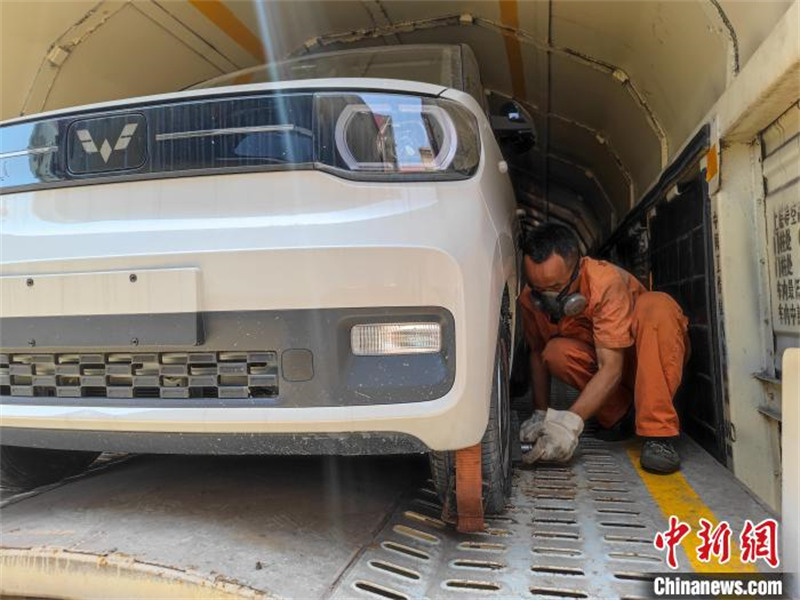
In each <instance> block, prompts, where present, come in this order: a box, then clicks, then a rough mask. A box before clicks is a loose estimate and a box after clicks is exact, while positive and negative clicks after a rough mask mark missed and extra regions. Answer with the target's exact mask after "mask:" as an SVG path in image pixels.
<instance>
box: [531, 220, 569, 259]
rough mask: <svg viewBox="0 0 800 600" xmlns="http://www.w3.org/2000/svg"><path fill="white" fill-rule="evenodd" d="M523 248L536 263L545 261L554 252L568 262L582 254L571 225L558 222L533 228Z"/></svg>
mask: <svg viewBox="0 0 800 600" xmlns="http://www.w3.org/2000/svg"><path fill="white" fill-rule="evenodd" d="M522 250H523V252H525V255H526V256H530V257H531V260H532V261H533V262H535V263H536V264H541V263H543V262H544V261H546V260H547V259H548V258H550V257H551V256H552V255H553V253H555V254H558V255H559V256H560V257H562V258H563V259H564V260H565V261H567V262H570V261H572V260H577V259H578V258H580V255H581V250H580V247H579V246H578V238H577V237H575V234H574V233H572V230H571V229H570V228H569V227H566V226H565V225H559V224H558V223H542V224H541V225H539V226H537V227H535V228H534V229H532V230H531V231H530V232H529V233H528V235H526V236H525V240H524V241H523V243H522Z"/></svg>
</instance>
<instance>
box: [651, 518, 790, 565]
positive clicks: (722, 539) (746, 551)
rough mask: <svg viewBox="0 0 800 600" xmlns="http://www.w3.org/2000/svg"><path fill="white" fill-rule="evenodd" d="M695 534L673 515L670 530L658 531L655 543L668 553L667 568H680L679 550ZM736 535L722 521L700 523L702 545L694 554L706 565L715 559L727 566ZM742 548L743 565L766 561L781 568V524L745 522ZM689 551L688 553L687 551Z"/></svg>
mask: <svg viewBox="0 0 800 600" xmlns="http://www.w3.org/2000/svg"><path fill="white" fill-rule="evenodd" d="M690 531H692V528H691V526H690V525H689V524H688V523H683V522H682V521H680V519H678V517H676V516H675V515H672V516H671V517H670V518H669V528H668V529H667V530H666V531H659V532H658V533H656V535H655V538H654V539H653V545H654V546H655V548H656V550H660V551H662V552H663V551H666V552H667V566H669V568H670V569H677V568H678V555H677V546H678V545H679V544H680V543H681V542H683V540H684V538H685V537H686V536H687V535H689V532H690ZM732 535H733V532H732V530H731V526H730V525H729V524H728V522H727V521H720V523H718V524H717V525H716V526H714V524H713V523H712V522H711V521H709V520H708V519H703V518H701V519H700V529H699V530H698V532H697V537H698V538H699V539H700V543H699V544H698V545H697V547H696V549H695V552H696V553H697V559H698V560H699V561H700V562H703V563H709V562H711V559H712V557H714V558H716V561H717V564H720V565H724V564H725V563H727V562H729V561H730V559H731V545H732V542H731V537H732ZM739 544H740V546H741V555H740V558H741V561H742V562H743V563H754V562H756V561H757V560H758V559H763V560H764V562H766V563H767V564H768V565H769V566H770V567H772V568H773V569H775V568H777V567H778V565H779V564H780V559H779V558H778V522H777V521H776V520H775V519H764V520H763V521H761V522H760V523H758V524H757V525H755V524H753V522H752V521H751V520H750V519H747V520H745V522H744V527H743V528H742V532H741V534H740V535H739ZM687 551H688V550H687Z"/></svg>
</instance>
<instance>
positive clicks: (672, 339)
mask: <svg viewBox="0 0 800 600" xmlns="http://www.w3.org/2000/svg"><path fill="white" fill-rule="evenodd" d="M578 285H579V290H580V293H581V294H583V296H584V297H586V300H587V301H588V302H587V306H586V310H584V312H582V313H581V314H579V315H576V316H574V317H564V318H562V319H561V321H559V322H558V323H552V322H551V321H550V317H549V315H548V314H547V313H545V312H544V311H541V310H538V309H536V308H535V307H534V306H533V304H532V302H531V293H530V288H529V287H527V286H526V287H525V289H524V290H523V291H522V294H520V297H519V303H520V306H521V307H522V322H523V327H524V330H525V337H526V339H527V341H528V345H529V346H530V349H531V352H537V353H540V354H541V355H542V359H543V361H544V364H545V366H546V368H547V370H548V371H549V372H550V373H551V374H552V375H554V376H556V377H558V378H559V379H561V380H562V381H564V382H565V383H567V384H569V385H571V386H573V387H576V388H578V389H579V390H582V389H583V388H584V387H585V386H586V384H587V383H588V381H589V380H590V379H591V378H592V376H593V375H594V374H595V373H596V372H597V354H596V352H595V348H596V347H597V346H602V347H604V348H624V349H626V351H625V363H624V367H623V375H622V383H621V384H620V385H619V386H618V387H617V389H616V390H615V391H614V392H613V393H612V395H611V396H610V397H609V398H607V399H606V401H605V403H604V404H603V405H602V406H601V408H600V410H599V411H598V412H597V414H596V415H595V416H596V418H597V420H598V422H599V423H600V425H601V426H603V427H611V426H613V425H614V424H615V423H616V422H617V421H619V420H620V419H621V418H622V417H623V416H624V415H625V413H626V412H627V410H628V407H629V406H630V404H631V402H635V410H636V433H637V434H639V435H641V436H647V437H666V436H674V435H678V433H679V432H680V424H679V422H678V414H677V412H676V411H675V406H674V405H673V402H672V400H673V397H674V396H675V392H676V391H677V389H678V385H679V384H680V382H681V376H682V374H683V366H684V364H685V358H686V357H687V356H688V351H689V337H688V333H687V327H688V319H687V318H686V317H685V316H684V314H683V312H682V311H681V309H680V307H679V306H678V304H677V302H675V300H673V299H672V297H671V296H669V295H667V294H664V293H662V292H648V291H647V290H646V289H645V287H644V286H643V285H642V284H641V283H639V281H638V280H637V279H636V278H635V277H634V276H633V275H631V274H630V273H628V272H627V271H625V270H624V269H621V268H620V267H617V266H616V265H613V264H611V263H608V262H605V261H602V260H595V259H593V258H588V257H584V258H582V259H581V267H580V275H579V277H578Z"/></svg>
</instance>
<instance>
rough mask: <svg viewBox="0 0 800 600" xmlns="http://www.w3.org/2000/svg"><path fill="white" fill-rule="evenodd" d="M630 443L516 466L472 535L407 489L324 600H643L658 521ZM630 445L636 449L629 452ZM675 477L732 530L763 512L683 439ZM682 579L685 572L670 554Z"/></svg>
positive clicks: (662, 523)
mask: <svg viewBox="0 0 800 600" xmlns="http://www.w3.org/2000/svg"><path fill="white" fill-rule="evenodd" d="M630 447H631V445H630V444H629V443H624V442H622V443H607V442H602V441H599V440H597V439H594V438H592V437H589V436H586V437H584V439H582V441H581V446H580V450H579V453H578V455H577V456H576V458H575V460H573V461H572V463H571V464H570V465H568V466H558V467H557V466H539V467H536V468H531V469H528V468H524V467H522V468H517V470H516V472H515V482H514V491H513V495H512V498H511V501H510V503H509V506H508V509H507V512H506V514H504V515H503V516H498V517H493V518H488V519H487V524H488V526H489V529H488V530H487V531H486V532H485V533H482V534H471V535H464V534H458V533H456V532H454V531H452V529H450V528H448V527H447V526H446V525H445V524H444V523H443V522H442V521H441V520H440V519H439V515H440V513H441V506H440V505H439V503H438V501H437V499H436V495H435V494H434V493H433V491H432V489H430V487H422V488H420V489H418V490H415V491H414V493H412V494H411V495H410V496H409V497H408V498H407V501H406V502H404V503H402V505H401V507H400V508H399V509H398V510H397V511H396V512H395V513H394V515H392V517H391V519H390V520H389V521H388V523H387V524H386V526H385V527H384V528H383V529H382V531H381V532H380V533H379V534H378V535H377V536H376V539H375V541H374V543H373V544H371V545H369V546H368V547H367V548H366V549H365V550H364V552H363V554H362V555H361V557H360V558H359V560H358V561H357V562H356V563H355V564H354V565H353V567H352V568H351V569H350V571H349V572H348V573H347V574H346V576H345V577H344V578H343V579H342V581H341V583H340V585H338V586H337V588H336V590H335V591H334V593H333V594H332V597H333V598H335V599H344V598H354V597H358V598H365V599H369V598H371V599H373V600H381V599H383V600H385V599H387V598H388V599H392V600H402V599H406V598H443V599H446V598H453V599H458V598H460V599H464V598H476V597H486V598H504V599H505V598H550V599H552V598H618V599H621V600H634V599H636V598H645V597H650V593H649V586H650V585H651V584H650V582H651V581H652V579H653V575H650V573H657V572H664V571H667V570H668V569H667V567H666V565H665V564H664V562H663V558H662V553H660V552H658V551H656V550H655V549H654V547H653V537H654V535H655V533H656V532H657V531H658V530H663V529H666V526H667V518H666V516H665V514H664V513H663V511H662V508H660V507H659V504H658V502H657V501H656V500H655V499H654V498H653V496H652V495H651V493H650V492H649V491H648V489H647V487H646V486H645V484H644V482H643V481H642V479H641V477H640V476H639V474H638V473H637V470H636V468H635V466H634V463H633V461H632V457H631V456H630V455H629V450H628V449H629V448H630ZM636 447H638V445H637V446H636ZM680 450H681V453H682V455H683V457H684V462H685V465H686V467H685V469H684V475H685V477H686V480H687V481H688V482H689V483H690V485H691V486H692V487H693V488H694V489H695V490H696V491H697V493H698V496H699V497H700V498H701V499H702V502H703V503H704V504H705V505H706V506H707V507H709V508H711V509H712V510H713V511H714V512H715V514H717V515H718V516H719V517H720V518H725V519H727V520H728V521H729V522H731V525H732V526H733V527H734V531H738V529H737V528H738V527H740V526H741V521H743V520H744V519H745V518H750V519H752V520H756V519H758V520H761V519H762V518H765V517H766V516H768V514H769V513H768V512H767V511H766V509H765V508H764V507H763V506H761V505H760V504H759V502H758V501H756V500H755V499H754V498H753V497H752V496H751V495H750V494H749V493H747V492H746V491H745V490H744V488H743V487H742V486H741V485H740V484H739V483H738V482H737V481H736V480H735V479H734V478H733V477H732V476H730V474H729V473H728V472H727V471H725V470H724V469H723V468H722V467H720V466H719V465H718V464H716V463H714V461H713V459H711V458H710V457H709V456H708V455H707V454H706V453H705V452H704V451H703V450H701V449H700V448H699V447H698V446H697V445H695V444H694V443H693V442H691V441H690V440H682V441H681V444H680ZM679 556H680V564H681V566H682V569H681V570H682V571H688V572H691V571H692V568H691V566H690V563H689V560H688V557H687V556H686V554H685V552H684V551H683V550H680V551H679Z"/></svg>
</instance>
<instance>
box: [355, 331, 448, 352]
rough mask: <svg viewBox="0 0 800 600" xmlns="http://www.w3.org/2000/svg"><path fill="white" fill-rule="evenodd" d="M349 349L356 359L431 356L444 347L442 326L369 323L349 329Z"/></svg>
mask: <svg viewBox="0 0 800 600" xmlns="http://www.w3.org/2000/svg"><path fill="white" fill-rule="evenodd" d="M350 347H351V348H352V350H353V354H355V355H356V356H386V355H390V354H430V353H434V352H439V351H440V350H441V348H442V327H441V325H439V323H370V324H365V325H355V326H353V328H352V329H351V330H350Z"/></svg>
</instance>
